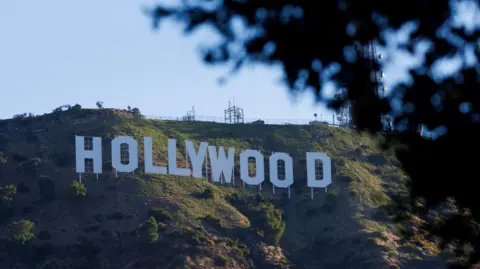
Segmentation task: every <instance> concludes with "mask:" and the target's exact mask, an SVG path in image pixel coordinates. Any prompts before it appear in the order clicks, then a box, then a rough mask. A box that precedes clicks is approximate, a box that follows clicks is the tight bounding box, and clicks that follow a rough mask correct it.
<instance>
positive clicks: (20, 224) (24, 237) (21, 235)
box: [10, 220, 35, 244]
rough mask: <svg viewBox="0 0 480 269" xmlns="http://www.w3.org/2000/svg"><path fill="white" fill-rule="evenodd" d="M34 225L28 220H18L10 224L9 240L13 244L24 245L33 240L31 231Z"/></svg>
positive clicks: (33, 236)
mask: <svg viewBox="0 0 480 269" xmlns="http://www.w3.org/2000/svg"><path fill="white" fill-rule="evenodd" d="M33 227H35V223H33V222H32V221H30V220H20V221H16V222H13V223H12V224H10V235H11V237H10V240H12V241H13V242H15V243H19V244H25V243H26V242H28V241H30V240H32V239H34V238H35V235H34V234H33V233H32V229H33Z"/></svg>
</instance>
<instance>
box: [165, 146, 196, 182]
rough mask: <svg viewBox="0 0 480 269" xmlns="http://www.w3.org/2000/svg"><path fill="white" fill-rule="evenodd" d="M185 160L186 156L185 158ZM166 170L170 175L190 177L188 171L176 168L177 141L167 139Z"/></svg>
mask: <svg viewBox="0 0 480 269" xmlns="http://www.w3.org/2000/svg"><path fill="white" fill-rule="evenodd" d="M185 158H187V156H185ZM168 170H169V173H170V175H175V176H184V177H188V176H190V173H191V171H190V169H188V168H179V167H177V140H176V139H170V138H169V139H168Z"/></svg>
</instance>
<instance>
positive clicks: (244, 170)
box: [240, 149, 265, 185]
mask: <svg viewBox="0 0 480 269" xmlns="http://www.w3.org/2000/svg"><path fill="white" fill-rule="evenodd" d="M250 157H253V158H255V169H256V171H257V173H256V175H255V177H250V175H249V174H248V158H250ZM240 179H241V180H243V181H244V182H245V183H247V184H249V185H259V184H261V183H262V182H263V181H264V180H265V172H264V162H263V155H262V153H260V152H259V151H257V150H251V149H247V150H244V151H243V152H242V153H240Z"/></svg>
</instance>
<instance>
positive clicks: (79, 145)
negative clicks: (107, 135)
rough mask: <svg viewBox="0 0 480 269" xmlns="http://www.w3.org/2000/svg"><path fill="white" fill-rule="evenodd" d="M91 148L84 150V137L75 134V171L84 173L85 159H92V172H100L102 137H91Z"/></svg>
mask: <svg viewBox="0 0 480 269" xmlns="http://www.w3.org/2000/svg"><path fill="white" fill-rule="evenodd" d="M92 143H93V145H92V146H93V148H92V150H85V137H84V136H75V159H76V160H75V162H76V166H77V168H76V171H77V173H85V159H93V172H94V173H95V174H101V173H102V138H100V137H92Z"/></svg>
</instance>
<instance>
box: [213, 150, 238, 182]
mask: <svg viewBox="0 0 480 269" xmlns="http://www.w3.org/2000/svg"><path fill="white" fill-rule="evenodd" d="M208 155H209V156H210V164H211V166H212V178H213V182H220V175H221V174H222V173H223V176H224V178H225V182H227V183H231V182H232V170H233V163H234V160H235V148H229V149H228V157H226V156H225V149H224V148H223V147H218V155H217V149H216V148H215V147H214V146H208Z"/></svg>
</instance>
